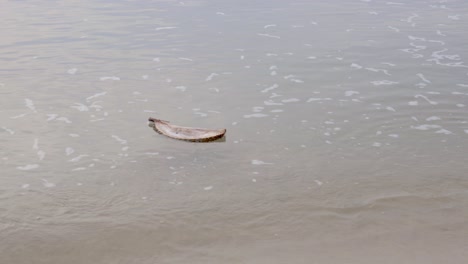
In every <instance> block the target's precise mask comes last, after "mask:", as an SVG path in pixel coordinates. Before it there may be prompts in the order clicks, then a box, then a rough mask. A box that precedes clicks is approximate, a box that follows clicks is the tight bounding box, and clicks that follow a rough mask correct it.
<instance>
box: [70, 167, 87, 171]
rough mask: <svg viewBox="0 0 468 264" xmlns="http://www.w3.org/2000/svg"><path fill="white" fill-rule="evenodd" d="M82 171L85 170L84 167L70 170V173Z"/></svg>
mask: <svg viewBox="0 0 468 264" xmlns="http://www.w3.org/2000/svg"><path fill="white" fill-rule="evenodd" d="M84 170H86V167H78V168H74V169H72V171H84Z"/></svg>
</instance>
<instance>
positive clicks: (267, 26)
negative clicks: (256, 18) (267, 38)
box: [263, 24, 276, 28]
mask: <svg viewBox="0 0 468 264" xmlns="http://www.w3.org/2000/svg"><path fill="white" fill-rule="evenodd" d="M270 27H276V24H269V25H265V26H263V28H270Z"/></svg>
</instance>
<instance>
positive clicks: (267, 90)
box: [261, 83, 279, 93]
mask: <svg viewBox="0 0 468 264" xmlns="http://www.w3.org/2000/svg"><path fill="white" fill-rule="evenodd" d="M278 87H279V85H278V84H276V83H275V84H273V85H272V86H270V87H268V88H265V89H263V90H262V91H261V92H262V93H266V92H269V91H271V90H274V89H276V88H278Z"/></svg>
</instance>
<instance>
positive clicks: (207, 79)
mask: <svg viewBox="0 0 468 264" xmlns="http://www.w3.org/2000/svg"><path fill="white" fill-rule="evenodd" d="M218 75H219V74H217V73H215V72H213V73H211V74H210V75H208V77H206V79H205V80H206V81H211V80H213V77H215V76H218Z"/></svg>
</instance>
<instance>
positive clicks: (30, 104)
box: [24, 98, 37, 113]
mask: <svg viewBox="0 0 468 264" xmlns="http://www.w3.org/2000/svg"><path fill="white" fill-rule="evenodd" d="M24 103H25V105H26V107H27V108H29V109H31V111H33V112H34V113H37V110H36V107H35V106H34V102H33V101H32V100H31V99H28V98H26V99H24Z"/></svg>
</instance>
